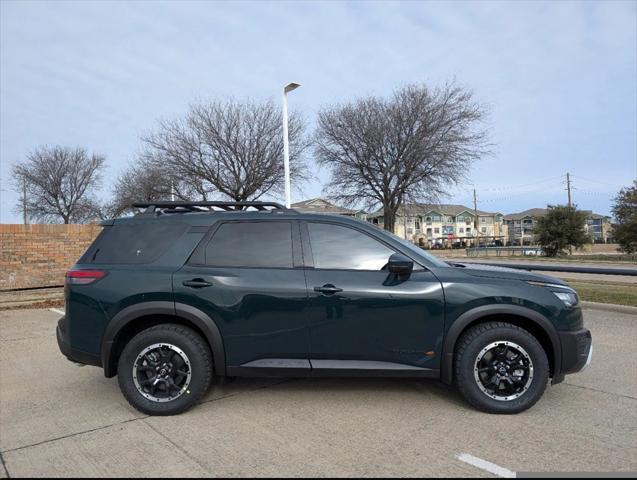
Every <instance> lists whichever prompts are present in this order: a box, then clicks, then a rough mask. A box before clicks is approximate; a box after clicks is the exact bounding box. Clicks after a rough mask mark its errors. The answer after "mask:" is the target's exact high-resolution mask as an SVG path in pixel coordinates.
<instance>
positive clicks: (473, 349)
mask: <svg viewBox="0 0 637 480" xmlns="http://www.w3.org/2000/svg"><path fill="white" fill-rule="evenodd" d="M454 363H455V380H456V385H457V386H458V389H459V390H460V393H461V394H462V396H463V397H464V398H465V399H466V400H467V401H468V402H469V403H470V404H471V405H473V406H474V407H476V408H477V409H479V410H482V411H485V412H489V413H505V414H507V413H509V414H510V413H518V412H522V411H524V410H526V409H528V408H530V407H531V406H533V404H535V402H537V401H538V400H539V399H540V397H541V396H542V394H543V393H544V390H545V388H546V384H547V382H548V377H549V371H550V368H549V362H548V358H547V356H546V352H545V351H544V349H543V348H542V345H540V343H539V342H538V340H537V339H536V338H535V337H534V336H533V335H531V334H530V333H529V332H528V331H526V330H524V329H522V328H520V327H518V326H516V325H512V324H510V323H504V322H488V323H483V324H480V325H476V326H475V327H472V328H470V329H469V330H467V331H466V332H465V333H464V334H463V335H462V337H461V338H460V340H459V341H458V346H457V348H456V352H455V362H454Z"/></svg>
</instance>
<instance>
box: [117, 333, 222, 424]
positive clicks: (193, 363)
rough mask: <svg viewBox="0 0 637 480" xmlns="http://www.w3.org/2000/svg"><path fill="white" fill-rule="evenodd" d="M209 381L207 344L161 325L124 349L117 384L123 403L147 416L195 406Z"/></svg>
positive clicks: (133, 340) (210, 361) (196, 335)
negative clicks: (126, 401) (124, 400)
mask: <svg viewBox="0 0 637 480" xmlns="http://www.w3.org/2000/svg"><path fill="white" fill-rule="evenodd" d="M211 377H212V359H211V354H210V350H209V348H208V345H207V343H206V342H205V341H204V340H203V338H201V336H199V335H198V334H197V333H196V332H194V331H193V330H191V329H189V328H186V327H183V326H181V325H175V324H162V325H157V326H155V327H151V328H149V329H147V330H144V331H143V332H141V333H139V334H137V335H136V336H135V337H133V339H132V340H131V341H130V342H128V344H127V345H126V346H125V347H124V351H123V352H122V355H121V357H120V359H119V364H118V381H119V386H120V389H121V390H122V393H123V394H124V396H125V397H126V400H128V402H129V403H130V404H131V405H132V406H133V407H135V408H136V409H137V410H139V411H140V412H143V413H146V414H149V415H174V414H177V413H181V412H184V411H186V410H188V409H189V408H191V407H192V406H193V405H195V404H196V403H197V402H198V401H199V400H200V399H201V397H203V395H204V394H205V393H206V391H207V390H208V387H209V385H210V379H211Z"/></svg>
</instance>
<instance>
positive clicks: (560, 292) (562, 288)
mask: <svg viewBox="0 0 637 480" xmlns="http://www.w3.org/2000/svg"><path fill="white" fill-rule="evenodd" d="M527 283H529V284H530V285H535V286H538V287H544V288H548V289H549V290H551V292H553V294H554V295H555V296H556V297H557V298H559V299H560V300H562V303H564V305H566V306H567V307H569V308H570V307H574V306H575V305H577V304H578V303H579V297H578V296H577V293H576V292H575V290H573V289H572V288H571V287H568V286H566V285H558V284H555V283H543V282H535V281H529V282H527Z"/></svg>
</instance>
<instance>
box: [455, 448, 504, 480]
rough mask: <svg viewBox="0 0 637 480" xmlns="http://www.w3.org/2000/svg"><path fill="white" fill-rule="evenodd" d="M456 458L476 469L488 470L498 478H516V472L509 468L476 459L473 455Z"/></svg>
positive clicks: (464, 454) (461, 455)
mask: <svg viewBox="0 0 637 480" xmlns="http://www.w3.org/2000/svg"><path fill="white" fill-rule="evenodd" d="M456 458H457V459H458V460H460V461H462V462H465V463H468V464H469V465H473V466H474V467H476V468H479V469H481V470H486V471H487V472H489V473H493V474H494V475H497V476H498V477H502V478H515V476H516V475H515V472H512V471H511V470H509V469H507V468H504V467H501V466H500V465H496V464H495V463H491V462H487V461H486V460H482V459H481V458H478V457H474V456H473V455H469V454H468V453H461V454H460V455H457V456H456Z"/></svg>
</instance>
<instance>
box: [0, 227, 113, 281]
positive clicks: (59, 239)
mask: <svg viewBox="0 0 637 480" xmlns="http://www.w3.org/2000/svg"><path fill="white" fill-rule="evenodd" d="M101 229H102V227H100V226H99V225H39V224H34V225H6V224H4V225H0V290H7V289H11V288H27V287H44V286H53V285H62V284H64V273H65V272H66V270H68V268H69V267H70V266H72V265H73V264H74V263H75V262H76V261H77V259H78V258H80V256H81V255H82V254H83V253H84V251H85V250H86V249H87V248H88V246H89V245H90V244H91V242H92V241H93V240H94V239H95V237H96V236H97V235H98V233H99V232H100V231H101Z"/></svg>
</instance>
